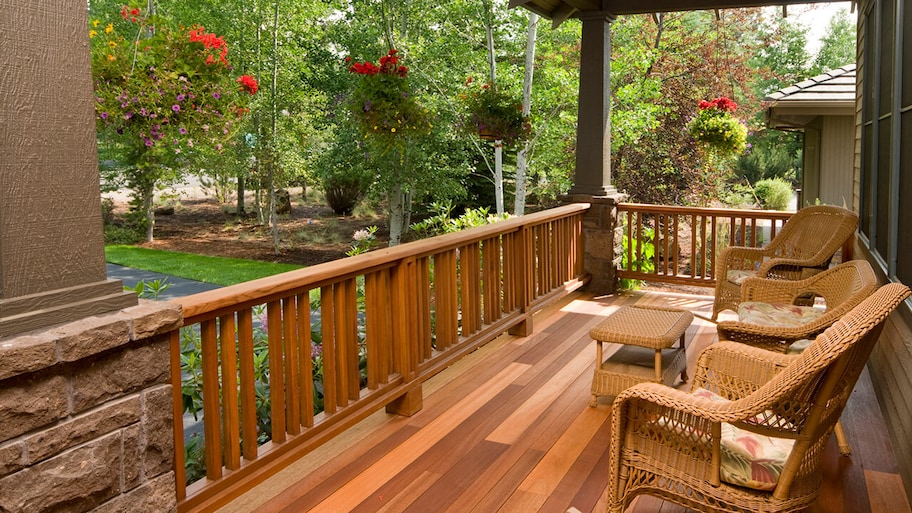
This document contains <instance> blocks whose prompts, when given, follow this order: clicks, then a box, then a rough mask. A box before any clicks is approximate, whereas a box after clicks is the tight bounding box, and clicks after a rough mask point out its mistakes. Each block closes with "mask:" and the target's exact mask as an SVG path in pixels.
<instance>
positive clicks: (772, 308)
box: [738, 301, 824, 328]
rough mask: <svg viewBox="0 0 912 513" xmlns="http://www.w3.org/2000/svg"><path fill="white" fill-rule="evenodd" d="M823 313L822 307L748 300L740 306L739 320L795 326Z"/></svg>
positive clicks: (759, 324) (758, 323)
mask: <svg viewBox="0 0 912 513" xmlns="http://www.w3.org/2000/svg"><path fill="white" fill-rule="evenodd" d="M823 314H824V311H823V310H822V309H820V308H814V307H813V306H798V305H789V304H785V303H761V302H757V301H746V302H744V303H741V304H740V305H739V306H738V320H740V321H741V322H744V323H747V324H754V325H757V326H778V327H788V328H793V327H796V326H801V325H802V324H807V323H809V322H811V321H813V320H815V319H817V318H818V317H820V316H821V315H823Z"/></svg>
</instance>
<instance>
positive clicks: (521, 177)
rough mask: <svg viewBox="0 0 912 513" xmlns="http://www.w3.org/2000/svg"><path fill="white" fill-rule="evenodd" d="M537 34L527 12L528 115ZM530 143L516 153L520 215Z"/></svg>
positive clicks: (517, 209) (525, 90) (525, 110)
mask: <svg viewBox="0 0 912 513" xmlns="http://www.w3.org/2000/svg"><path fill="white" fill-rule="evenodd" d="M537 35H538V15H537V14H535V13H530V14H529V31H528V32H527V33H526V70H525V71H526V73H525V76H524V77H523V99H522V113H523V116H524V117H528V116H529V114H530V113H531V112H532V74H533V72H534V70H535V40H536V36H537ZM531 146H532V143H531V142H530V141H526V142H525V143H523V147H522V149H520V150H519V153H518V154H517V155H516V194H515V199H514V201H513V215H516V216H521V215H523V214H524V213H525V211H526V168H527V165H528V164H527V162H528V161H527V159H526V157H527V155H528V154H529V150H530V149H531Z"/></svg>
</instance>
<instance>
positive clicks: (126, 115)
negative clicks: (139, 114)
mask: <svg viewBox="0 0 912 513" xmlns="http://www.w3.org/2000/svg"><path fill="white" fill-rule="evenodd" d="M132 117H133V113H132V112H127V113H126V114H124V119H130V118H132Z"/></svg>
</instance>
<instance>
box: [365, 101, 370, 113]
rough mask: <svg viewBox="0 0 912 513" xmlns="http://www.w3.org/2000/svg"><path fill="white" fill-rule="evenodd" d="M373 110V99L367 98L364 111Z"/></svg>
mask: <svg viewBox="0 0 912 513" xmlns="http://www.w3.org/2000/svg"><path fill="white" fill-rule="evenodd" d="M370 110H371V101H370V100H367V101H366V102H364V112H369V111H370Z"/></svg>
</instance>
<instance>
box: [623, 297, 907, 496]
mask: <svg viewBox="0 0 912 513" xmlns="http://www.w3.org/2000/svg"><path fill="white" fill-rule="evenodd" d="M909 295H910V290H909V288H908V287H906V286H905V285H901V284H897V283H893V284H888V285H885V286H883V287H881V288H880V289H878V290H877V291H876V292H875V293H874V294H872V295H871V296H869V297H868V298H867V299H865V300H864V301H862V303H861V304H859V305H858V306H856V307H855V308H854V309H852V310H851V311H850V312H849V313H847V314H846V315H845V316H843V317H842V319H840V320H839V321H837V322H836V323H835V324H833V326H831V327H830V328H828V329H827V330H826V331H824V332H823V333H822V334H821V335H820V336H818V337H817V339H816V341H815V342H814V343H813V344H812V345H811V346H810V347H808V348H807V349H806V350H805V351H804V352H803V353H801V354H800V355H798V356H790V355H785V354H781V353H774V352H770V351H766V350H763V349H760V348H756V347H751V346H748V345H745V344H739V343H733V342H727V341H723V342H719V343H718V344H714V345H712V346H710V347H709V348H707V349H706V350H705V351H703V353H701V355H700V357H699V359H698V362H697V370H696V376H695V377H694V387H695V388H694V390H695V391H697V392H699V391H701V390H703V391H708V392H712V393H713V394H716V397H718V400H713V399H707V398H705V395H701V394H691V393H686V392H683V391H679V390H676V389H673V388H670V387H666V386H663V385H660V384H657V383H643V384H639V385H636V386H633V387H630V388H628V389H627V390H625V391H623V392H621V394H620V395H619V396H618V397H617V398H616V399H615V401H614V406H613V417H612V439H611V446H610V460H609V480H608V511H609V512H611V513H622V512H623V511H624V510H625V509H626V508H627V506H628V505H629V504H630V502H631V501H632V500H633V499H634V497H636V496H637V495H639V494H649V495H654V496H657V497H660V498H662V499H666V500H669V501H671V502H674V503H676V504H679V505H681V506H684V507H687V508H691V509H694V510H698V511H706V512H723V511H724V512H736V511H741V512H753V511H765V512H770V513H772V512H793V511H803V510H804V509H805V508H807V507H808V506H809V505H810V504H811V503H812V502H814V500H815V499H816V498H817V495H818V493H819V490H820V481H821V472H820V469H819V466H820V460H821V455H822V452H823V448H824V446H825V445H826V443H827V439H828V438H829V435H830V432H831V431H832V430H833V426H834V425H835V424H836V421H837V420H838V419H839V415H840V413H841V412H842V410H843V408H844V407H845V403H846V401H847V400H848V397H849V394H851V392H852V388H853V387H854V385H855V382H856V380H857V379H858V376H859V374H860V373H861V372H862V369H863V368H864V365H865V363H866V361H867V359H868V355H869V354H870V352H871V350H872V349H873V346H874V344H875V343H876V341H877V339H878V338H879V335H880V332H881V330H882V328H883V325H884V321H885V320H886V318H887V316H888V315H889V314H890V313H891V312H892V311H893V310H894V309H895V308H896V306H897V305H899V303H900V302H902V301H903V300H904V299H905V298H907V297H909ZM731 427H736V428H739V429H740V430H741V432H742V433H743V432H747V433H748V434H750V435H752V436H757V435H764V436H768V437H774V439H776V440H778V441H780V442H781V441H783V439H787V440H793V441H794V442H789V443H793V444H794V445H793V446H792V447H791V448H790V450H789V451H787V452H785V453H784V458H783V461H782V462H781V466H780V467H779V470H780V472H778V477H775V478H774V479H773V480H772V482H771V486H770V490H768V491H763V490H759V489H753V488H748V487H745V486H737V485H733V484H730V482H729V478H728V477H725V476H724V474H723V473H722V469H723V468H724V466H725V464H726V460H730V458H729V457H728V454H727V453H726V452H725V447H726V446H725V445H723V444H724V442H722V441H720V439H721V438H722V433H723V432H724V430H726V429H730V428H731ZM754 468H755V467H754V466H753V464H752V465H751V466H750V468H749V469H750V470H753V469H754ZM764 468H766V467H764Z"/></svg>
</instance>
